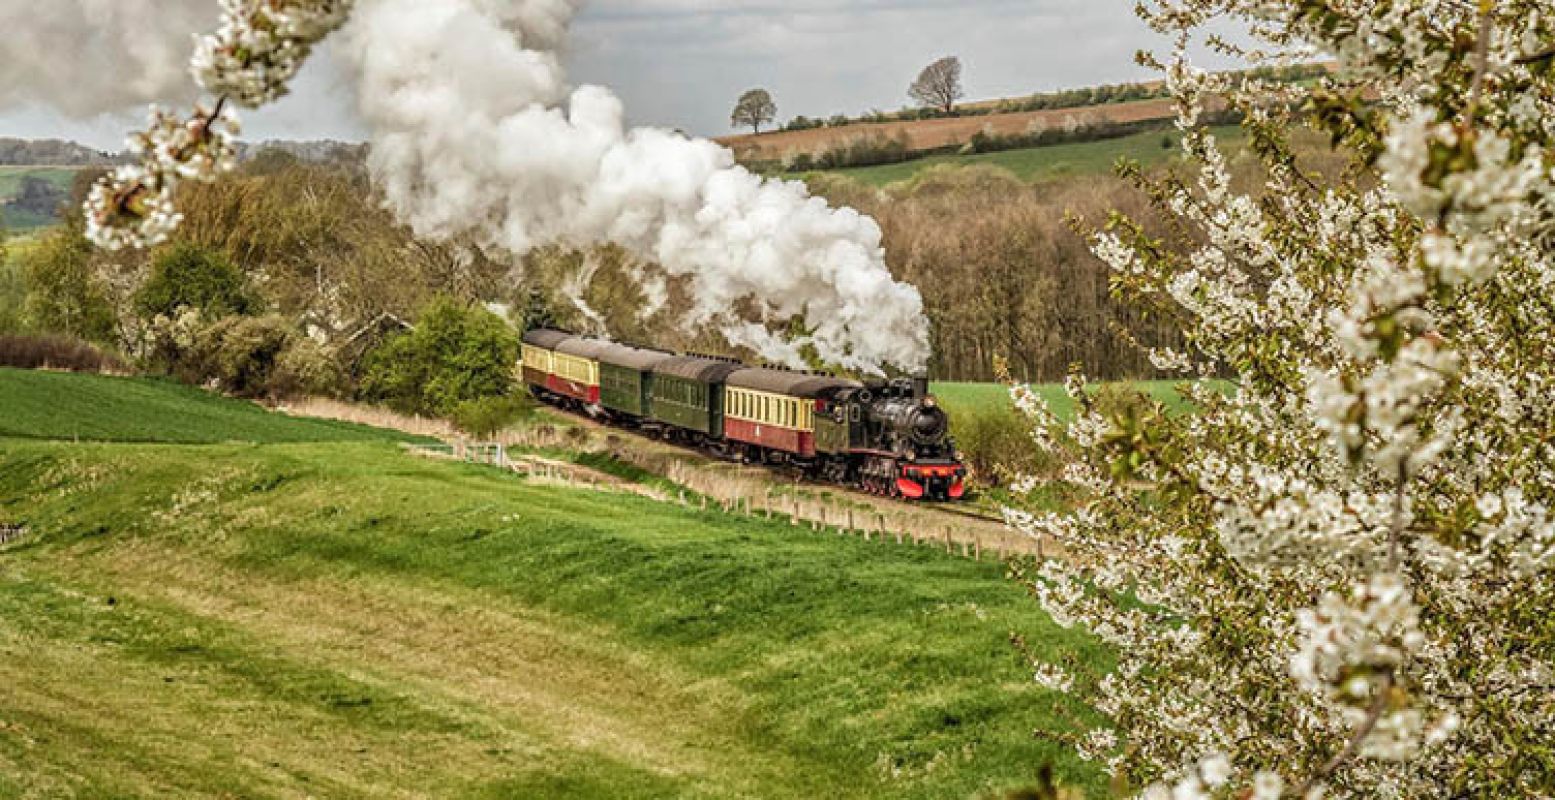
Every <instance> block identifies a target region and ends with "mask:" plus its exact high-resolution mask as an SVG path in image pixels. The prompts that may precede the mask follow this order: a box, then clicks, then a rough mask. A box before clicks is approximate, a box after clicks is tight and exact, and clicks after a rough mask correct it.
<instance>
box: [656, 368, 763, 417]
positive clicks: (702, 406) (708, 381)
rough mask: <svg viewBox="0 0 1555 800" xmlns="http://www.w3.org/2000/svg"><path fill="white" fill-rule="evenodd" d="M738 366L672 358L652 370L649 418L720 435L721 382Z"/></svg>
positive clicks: (721, 411) (722, 387) (722, 384)
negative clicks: (651, 406)
mask: <svg viewBox="0 0 1555 800" xmlns="http://www.w3.org/2000/svg"><path fill="white" fill-rule="evenodd" d="M743 368H744V367H743V366H741V365H740V364H738V363H731V362H728V361H720V360H717V359H711V358H701V357H698V356H674V357H672V358H667V359H665V360H663V361H661V362H659V363H658V364H657V365H656V366H654V368H653V409H652V414H651V415H650V416H651V417H652V418H653V419H655V420H657V421H659V422H663V423H665V424H667V425H672V426H674V427H676V428H680V429H682V430H686V431H692V432H694V433H695V434H697V435H699V436H702V437H708V436H718V435H721V434H722V433H723V424H724V421H723V416H724V402H723V401H724V381H725V380H727V379H728V377H729V375H730V374H731V373H733V372H736V371H738V370H741V369H743Z"/></svg>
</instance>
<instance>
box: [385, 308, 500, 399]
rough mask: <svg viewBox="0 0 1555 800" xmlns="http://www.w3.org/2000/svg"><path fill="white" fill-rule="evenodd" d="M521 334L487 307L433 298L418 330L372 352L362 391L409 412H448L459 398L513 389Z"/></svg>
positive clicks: (469, 397)
mask: <svg viewBox="0 0 1555 800" xmlns="http://www.w3.org/2000/svg"><path fill="white" fill-rule="evenodd" d="M518 352H519V337H518V334H517V333H516V332H515V331H514V330H513V329H512V328H511V327H509V326H508V325H507V323H505V322H503V321H502V319H501V318H499V317H497V316H496V315H494V314H492V313H491V312H489V311H487V310H486V309H484V308H480V307H478V306H470V305H466V304H464V303H460V302H458V301H456V300H452V299H446V298H445V299H439V300H434V301H433V302H432V303H431V304H430V305H429V306H428V307H427V308H426V309H424V310H423V311H422V313H421V318H420V320H419V321H418V323H417V325H416V327H415V329H414V330H412V331H410V332H408V333H402V334H400V335H397V336H395V337H393V338H391V339H389V340H387V341H386V342H384V343H383V344H382V345H380V346H379V347H377V348H376V349H374V350H373V351H372V352H371V353H369V354H368V356H367V359H366V364H365V373H366V374H365V375H364V377H363V381H362V394H363V395H364V396H365V397H366V398H367V399H370V400H377V401H383V402H386V403H388V405H389V406H390V407H391V408H393V409H394V410H396V411H400V412H401V413H407V414H431V415H438V416H447V415H449V414H452V413H453V411H454V409H455V408H457V407H458V405H459V404H460V403H463V402H465V401H469V400H478V399H481V398H486V397H500V396H503V395H506V394H509V393H510V392H511V391H512V389H513V388H514V385H515V384H516V379H515V376H514V368H515V365H516V364H517V362H518Z"/></svg>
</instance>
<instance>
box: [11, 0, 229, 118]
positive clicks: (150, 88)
mask: <svg viewBox="0 0 1555 800" xmlns="http://www.w3.org/2000/svg"><path fill="white" fill-rule="evenodd" d="M219 12H220V7H219V6H218V5H217V4H216V2H215V0H44V1H43V2H23V0H5V2H4V3H0V31H4V32H5V33H4V35H0V104H13V103H37V104H40V105H44V106H48V107H50V108H54V109H57V110H58V111H60V112H63V113H64V114H66V115H68V116H71V117H77V118H86V117H93V116H97V115H99V114H105V113H113V112H122V111H129V110H138V109H141V108H143V107H144V106H145V105H146V104H148V103H152V102H158V103H164V104H167V103H177V102H182V101H188V100H192V99H193V98H194V97H195V86H194V83H193V81H192V80H191V79H190V77H189V55H190V53H192V52H193V50H194V40H193V37H194V35H195V34H197V33H203V32H205V31H206V30H208V29H210V28H212V27H214V26H215V25H216V20H217V15H218V14H219Z"/></svg>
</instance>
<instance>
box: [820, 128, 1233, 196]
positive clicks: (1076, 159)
mask: <svg viewBox="0 0 1555 800" xmlns="http://www.w3.org/2000/svg"><path fill="white" fill-rule="evenodd" d="M1211 130H1212V131H1213V133H1214V134H1215V136H1216V138H1217V139H1219V140H1220V141H1221V143H1223V144H1228V145H1232V146H1236V145H1238V144H1239V143H1240V142H1241V140H1242V129H1241V128H1240V127H1238V126H1235V125H1225V126H1221V127H1218V128H1213V129H1211ZM1180 142H1181V137H1180V136H1178V135H1177V133H1176V132H1175V131H1147V132H1145V133H1136V134H1134V135H1132V136H1123V137H1120V138H1117V139H1102V140H1100V141H1095V142H1077V143H1071V144H1055V145H1049V146H1046V147H1029V148H1024V149H1020V150H1005V151H1001V152H997V153H980V154H976V155H968V156H955V155H945V156H931V157H929V158H920V159H915V160H912V161H903V162H901V163H898V164H881V165H879V166H874V167H856V168H853V169H843V170H836V172H838V173H840V174H843V175H849V176H852V177H854V178H857V179H859V180H861V181H864V182H865V183H869V184H872V185H875V186H885V185H886V184H891V183H896V182H898V181H905V180H910V179H912V178H913V177H914V176H916V175H918V174H919V173H921V172H923V171H924V170H926V169H929V168H931V167H935V166H938V165H941V164H953V165H956V166H973V165H979V164H981V165H987V166H993V167H1000V168H1003V169H1007V170H1009V171H1010V172H1012V173H1014V174H1015V176H1016V177H1018V178H1020V179H1021V180H1026V181H1046V180H1058V179H1062V178H1068V177H1074V176H1080V175H1097V174H1104V173H1108V172H1110V171H1111V170H1112V168H1113V166H1114V165H1115V164H1117V162H1118V159H1120V158H1126V159H1129V160H1131V161H1137V162H1139V163H1140V164H1141V165H1143V166H1145V167H1147V168H1148V167H1154V166H1159V165H1161V164H1165V163H1168V162H1170V161H1174V160H1176V159H1177V158H1178V157H1179V156H1180V155H1181V154H1182V150H1181V148H1180V147H1179V143H1180Z"/></svg>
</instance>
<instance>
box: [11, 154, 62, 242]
mask: <svg viewBox="0 0 1555 800" xmlns="http://www.w3.org/2000/svg"><path fill="white" fill-rule="evenodd" d="M27 177H34V178H42V179H44V180H46V181H48V182H49V183H52V184H54V185H55V186H57V187H59V188H60V189H62V190H65V191H69V190H70V185H71V183H72V182H74V181H75V178H76V170H74V169H71V168H69V167H11V166H0V212H3V216H0V221H3V222H4V224H5V228H6V229H7V230H10V231H30V230H36V229H38V228H46V227H48V226H50V225H55V224H58V222H59V220H58V219H56V218H55V217H54V216H52V215H40V214H33V213H28V212H22V211H20V210H17V209H13V208H4V206H5V204H6V202H7V201H9V200H10V199H11V198H13V197H15V196H16V195H17V193H18V192H20V191H21V186H22V179H23V178H27Z"/></svg>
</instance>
